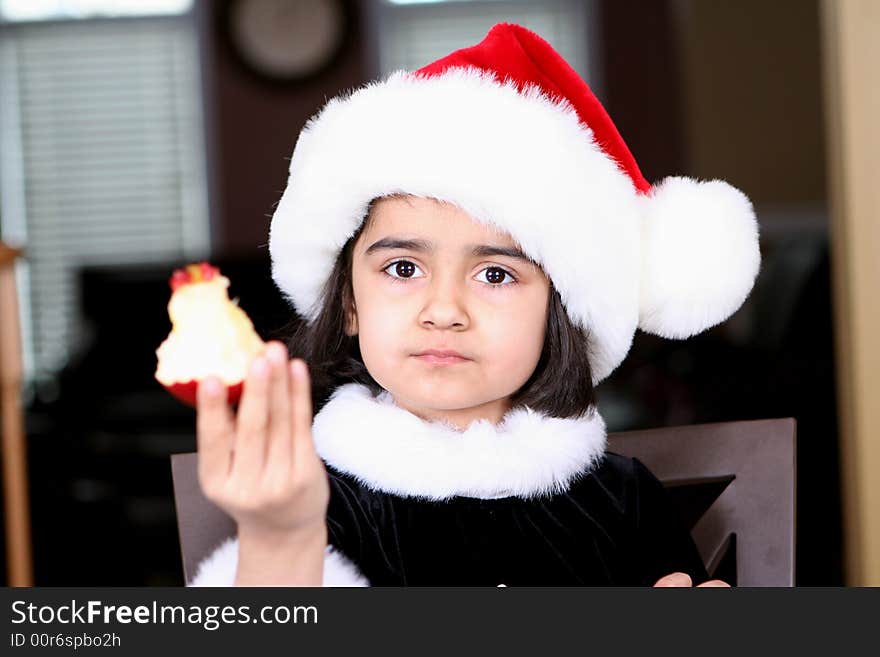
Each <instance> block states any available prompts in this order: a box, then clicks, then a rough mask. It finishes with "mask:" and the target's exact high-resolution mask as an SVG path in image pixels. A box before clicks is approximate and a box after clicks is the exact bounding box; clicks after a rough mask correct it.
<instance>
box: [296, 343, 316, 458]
mask: <svg viewBox="0 0 880 657" xmlns="http://www.w3.org/2000/svg"><path fill="white" fill-rule="evenodd" d="M290 372H291V375H292V377H293V409H292V420H291V422H292V426H293V433H294V436H293V460H294V464H295V463H296V462H297V460H298V459H299V458H300V457H308V456H311V455H313V454H314V451H315V446H314V444H313V442H312V383H311V377H310V376H309V368H308V366H307V365H306V363H305V361H304V360H302V359H301V358H294V359H293V360H292V361H290Z"/></svg>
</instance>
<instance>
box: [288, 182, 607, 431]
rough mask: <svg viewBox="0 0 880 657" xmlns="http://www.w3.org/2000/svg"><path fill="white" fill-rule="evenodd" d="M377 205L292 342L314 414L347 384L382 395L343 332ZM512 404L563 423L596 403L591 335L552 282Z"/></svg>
mask: <svg viewBox="0 0 880 657" xmlns="http://www.w3.org/2000/svg"><path fill="white" fill-rule="evenodd" d="M386 198H387V197H386ZM376 200H377V199H374V201H373V202H371V203H370V205H369V207H368V210H367V213H366V219H365V220H364V221H363V222H362V224H361V226H360V228H358V230H357V232H356V233H355V234H354V235H352V236H351V237H350V238H349V239H348V241H347V242H346V243H345V245H344V246H343V248H342V250H341V251H340V252H339V255H338V256H337V258H336V262H335V263H334V266H333V271H332V272H331V274H330V277H329V278H328V279H327V282H326V283H325V285H324V288H323V290H322V294H321V300H320V303H321V310H320V312H319V313H318V315H317V317H316V318H315V320H314V321H313V322H311V323H307V322H305V321H301V322H300V323H299V324H298V326H296V329H295V331H294V333H293V335H292V336H291V338H290V340H289V342H288V348H289V351H290V354H291V356H295V357H298V358H302V359H304V360H305V361H306V362H307V363H308V365H309V371H310V373H311V376H312V395H313V400H314V412H315V413H317V412H318V411H319V410H320V409H321V407H323V405H324V404H325V403H326V402H327V400H328V399H329V397H330V395H331V394H332V392H333V391H334V390H335V389H336V388H337V387H339V386H340V385H342V384H345V383H352V382H354V383H360V384H363V385H365V386H367V387H368V388H369V389H370V390H371V391H372V393H373V395H378V394H379V393H381V392H382V390H383V388H382V386H380V385H379V384H378V383H377V382H376V381H375V379H373V377H372V376H371V375H370V373H369V372H368V371H367V368H366V366H365V365H364V361H363V358H362V357H361V352H360V347H359V345H358V337H357V336H356V335H355V336H348V335H346V334H345V330H344V329H345V325H346V309H347V308H351V307H352V306H353V296H354V293H353V290H352V276H351V267H352V252H353V251H354V244H355V242H357V239H358V237H360V235H361V233H363V231H364V230H366V228H367V227H368V226H369V225H370V222H371V220H372V209H373V206H374V204H375V202H376ZM510 401H511V404H512V406H513V407H517V406H528V407H529V408H531V409H533V410H535V411H539V412H542V413H544V414H546V415H548V416H552V417H559V418H572V417H580V416H582V415H584V414H585V413H587V412H588V411H590V410H591V409H592V407H593V405H594V403H595V396H594V390H593V383H592V376H591V370H590V359H589V352H588V342H587V333H586V331H584V330H583V329H581V328H579V327H577V326H575V324H574V323H573V322H572V321H571V319H570V318H569V316H568V313H567V312H566V310H565V307H564V306H563V305H562V299H561V298H560V296H559V292H558V291H557V290H556V288H555V287H554V286H553V282H552V281H550V299H549V308H548V313H547V327H546V330H545V335H544V346H543V348H542V350H541V356H540V358H539V359H538V364H537V365H536V367H535V371H534V372H533V373H532V375H531V376H530V377H529V379H528V381H526V382H525V383H524V384H523V385H522V387H520V389H519V390H517V391H516V392H515V393H513V394H512V395H511V397H510Z"/></svg>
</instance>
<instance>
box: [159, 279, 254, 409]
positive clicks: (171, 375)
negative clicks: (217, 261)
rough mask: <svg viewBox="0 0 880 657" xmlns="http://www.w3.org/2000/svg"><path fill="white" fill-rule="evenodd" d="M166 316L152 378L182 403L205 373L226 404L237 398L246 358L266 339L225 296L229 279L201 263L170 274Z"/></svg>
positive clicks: (192, 400) (191, 397)
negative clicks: (220, 386)
mask: <svg viewBox="0 0 880 657" xmlns="http://www.w3.org/2000/svg"><path fill="white" fill-rule="evenodd" d="M169 283H170V285H171V300H170V301H169V302H168V315H169V317H170V318H171V333H169V334H168V337H167V338H166V339H165V340H164V341H163V342H162V344H161V345H159V348H158V349H157V350H156V357H157V359H158V363H157V366H156V375H155V376H156V380H157V381H159V383H161V384H162V385H163V386H165V388H167V389H168V391H169V392H171V394H173V395H174V396H175V397H177V398H178V399H180V400H181V401H183V402H186V403H187V404H190V405H192V406H195V405H196V391H197V390H198V385H199V382H200V381H201V380H203V379H204V378H205V377H207V376H216V377H218V378H219V379H220V380H221V381H222V382H223V383H224V384H225V385H226V388H227V399H228V401H229V403H230V404H234V403H236V402H237V401H238V400H239V398H240V397H241V389H242V385H243V383H244V380H245V378H246V376H247V370H248V367H249V366H250V363H251V361H252V360H253V359H254V358H255V357H256V356H258V355H260V354H261V353H262V352H263V351H264V349H265V347H266V343H265V342H263V340H262V339H261V338H260V336H259V335H257V333H256V331H254V325H253V323H252V322H251V320H250V318H249V317H248V316H247V314H246V313H245V312H244V311H243V310H242V309H241V308H239V307H238V303H237V300H235V301H232V300H230V299H229V294H228V290H227V288H228V287H229V279H228V278H226V277H225V276H223V275H221V274H220V270H219V269H218V268H217V267H214V266H212V265H210V264H208V263H207V262H200V263H195V264H191V265H187V266H186V267H184V268H182V269H177V270H175V271H174V273H173V274H172V276H171V278H170V280H169Z"/></svg>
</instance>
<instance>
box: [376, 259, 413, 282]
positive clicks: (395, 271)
mask: <svg viewBox="0 0 880 657" xmlns="http://www.w3.org/2000/svg"><path fill="white" fill-rule="evenodd" d="M384 271H385V272H386V273H387V274H388V275H389V276H392V277H394V278H413V277H414V274H415V273H416V271H420V270H419V268H418V267H416V265H415V263H412V262H410V261H409V260H398V261H397V262H392V263H391V264H390V265H388V266H387V267H386V268H385V269H384Z"/></svg>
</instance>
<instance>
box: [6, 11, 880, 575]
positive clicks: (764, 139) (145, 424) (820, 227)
mask: <svg viewBox="0 0 880 657" xmlns="http://www.w3.org/2000/svg"><path fill="white" fill-rule="evenodd" d="M869 4H870V3H869ZM878 4H880V3H876V4H875V5H874V6H875V7H876V6H877V5H878ZM832 14H833V11H832V12H829V11H828V10H827V8H826V10H825V11H824V12H823V8H822V7H821V6H820V2H819V1H818V0H777V1H775V2H764V1H763V0H740V1H739V2H736V3H732V2H709V1H705V0H530V1H517V0H476V1H465V0H459V1H446V2H444V1H434V2H418V1H404V0H394V1H391V0H388V1H386V0H237V1H228V2H227V1H216V2H207V1H205V2H202V1H199V0H126V1H116V2H114V1H111V0H0V239H2V240H3V241H4V242H5V243H7V244H9V245H12V246H18V247H21V248H23V250H24V254H23V256H22V257H21V258H19V259H18V260H17V261H16V263H15V266H14V272H15V281H16V286H17V293H18V303H19V319H20V326H21V355H22V363H23V371H22V377H21V382H20V383H21V386H22V387H21V403H22V408H23V417H24V436H25V442H26V456H27V460H26V463H27V466H26V467H27V486H28V491H29V496H30V498H29V502H30V518H29V520H30V525H31V531H32V545H33V577H34V584H36V585H40V586H47V585H49V586H67V585H126V586H128V585H134V586H139V585H180V584H182V583H183V575H182V569H181V564H180V552H179V548H178V542H177V527H176V524H175V523H176V518H175V511H174V503H173V493H172V487H171V472H170V465H169V455H170V454H172V453H178V452H189V451H193V450H194V449H195V413H194V411H193V410H192V409H190V408H188V407H186V406H184V405H183V404H181V403H179V402H177V401H176V400H175V399H174V398H172V397H171V396H170V395H169V394H168V393H167V392H166V391H165V390H164V389H162V388H161V387H160V386H159V385H158V383H157V382H156V381H155V379H154V378H153V373H154V371H155V367H156V359H155V349H156V348H157V347H158V345H159V344H160V343H161V341H162V340H163V339H164V338H165V337H166V336H167V334H168V331H169V330H170V323H169V320H168V315H167V310H166V304H167V302H168V299H169V295H170V289H169V287H168V277H169V276H170V274H171V271H172V270H173V269H174V268H176V267H179V266H181V265H184V264H186V263H188V262H192V261H195V260H199V259H209V260H210V261H211V262H213V263H214V264H216V265H218V266H219V267H220V268H221V271H222V272H223V273H224V274H225V275H227V276H228V277H229V278H230V279H231V281H232V287H231V290H230V292H231V296H233V297H238V298H239V299H240V304H241V306H242V307H243V308H244V309H245V310H246V311H247V312H248V314H249V315H250V317H251V318H252V319H253V320H254V324H255V326H256V328H257V330H258V332H259V333H260V334H261V336H262V337H263V338H264V339H272V338H275V337H279V336H282V335H283V333H282V331H283V330H284V327H285V326H286V325H287V324H288V322H289V321H290V320H291V318H292V312H291V311H290V309H288V308H287V307H286V305H285V303H284V302H283V300H282V299H281V297H280V294H279V293H278V291H277V290H276V288H275V286H274V284H273V283H272V280H271V276H270V263H269V254H268V249H267V241H268V228H269V222H270V218H271V214H272V212H273V209H274V206H275V203H276V202H277V201H278V199H279V197H280V196H281V193H282V191H283V189H284V186H285V182H286V177H287V165H288V160H289V156H290V153H291V152H292V150H293V146H294V144H295V142H296V138H297V135H298V133H299V131H300V129H301V128H302V127H303V125H304V124H305V122H306V121H307V120H308V118H309V117H310V116H311V115H312V114H313V113H315V112H316V111H317V110H318V109H319V108H320V107H321V106H322V104H323V103H324V102H325V101H326V100H327V99H328V98H329V97H331V96H333V95H335V94H337V93H339V92H341V91H343V90H346V89H351V88H353V87H356V86H359V85H361V84H363V83H364V82H366V81H368V80H370V79H373V78H375V77H377V76H381V75H383V74H386V73H388V72H390V71H392V70H395V69H398V68H407V69H412V68H417V67H420V66H422V65H423V64H425V63H427V62H429V61H432V60H434V59H436V58H437V57H439V56H442V55H444V54H446V53H448V52H450V51H452V50H454V49H456V48H459V47H462V46H466V45H471V44H474V43H476V42H478V41H479V40H480V39H482V37H483V36H484V34H485V32H486V31H487V30H488V29H489V27H490V26H491V25H492V24H494V23H496V22H499V21H512V22H517V23H520V24H523V25H525V26H527V27H529V28H532V29H534V30H535V31H537V32H538V33H539V34H541V35H542V36H544V37H545V38H546V39H547V40H548V41H550V43H551V44H553V45H554V46H555V47H556V48H557V49H558V50H559V51H560V52H561V53H562V54H563V56H565V57H566V59H568V61H569V62H570V63H571V64H572V65H573V66H574V67H575V68H576V69H577V70H578V72H579V73H581V74H582V76H583V77H584V78H585V79H586V80H587V81H588V82H589V83H590V85H591V86H592V87H593V89H594V91H595V92H596V94H597V96H598V97H599V98H600V100H601V101H602V102H603V103H604V105H605V107H606V108H607V109H608V111H609V113H610V114H611V116H612V117H613V118H614V121H615V123H616V124H617V126H618V128H619V130H620V132H621V133H622V135H623V137H624V139H625V140H626V141H627V143H628V145H629V147H630V149H631V150H632V152H633V153H634V155H635V157H636V159H637V160H638V162H639V165H640V167H641V169H642V172H643V173H644V174H645V177H646V178H647V179H648V180H649V181H652V182H653V181H658V180H660V179H661V178H662V177H664V176H666V175H677V174H684V175H690V176H695V177H700V178H721V179H724V180H727V181H728V182H730V183H731V184H733V185H735V186H736V187H738V188H740V189H742V190H744V191H745V193H746V194H747V195H749V196H750V197H751V199H752V200H753V202H754V204H755V207H756V210H757V215H758V217H759V220H760V226H761V249H762V256H763V264H762V269H761V273H760V276H759V279H758V281H757V284H756V287H755V289H754V292H753V293H752V295H751V296H750V298H749V299H748V301H747V302H746V304H745V305H744V306H743V307H742V308H741V309H740V310H739V311H738V312H737V313H736V314H735V315H734V316H733V317H732V318H731V319H730V320H729V321H727V322H726V323H724V324H722V325H721V326H718V327H716V328H714V329H712V330H709V331H707V332H705V333H704V334H701V335H700V336H697V337H694V338H692V339H690V340H687V341H683V342H677V341H666V340H662V339H660V338H655V337H652V336H648V335H646V334H642V333H638V334H637V335H636V340H635V343H634V345H633V349H632V351H631V353H630V355H629V356H628V357H627V359H626V360H625V361H624V364H623V365H622V366H621V367H620V368H619V369H618V370H616V372H615V373H614V374H613V375H612V376H611V377H610V378H609V380H607V381H605V382H603V383H602V384H601V385H600V386H599V388H598V390H597V394H598V399H599V407H600V411H601V412H602V413H603V415H604V417H605V419H606V421H607V423H608V426H609V430H611V431H621V430H627V429H637V428H650V427H656V426H672V425H680V424H693V423H703V422H720V421H732V420H747V419H760V418H775V417H794V418H796V420H797V423H798V424H797V426H798V455H797V459H798V460H797V467H798V474H797V477H798V499H797V505H798V516H797V547H798V549H797V561H796V563H797V583H798V584H799V585H839V584H843V583H844V582H848V583H857V582H858V581H860V580H859V577H860V576H862V577H863V573H864V570H862V571H860V570H858V563H863V562H864V559H865V555H864V554H863V552H864V550H863V549H862V548H863V546H864V545H866V543H864V541H862V539H861V538H859V536H858V534H857V532H856V533H854V534H846V536H847V538H852V540H854V541H862V542H861V543H859V544H858V545H857V546H856V547H854V548H853V550H855V551H854V552H853V554H855V555H856V556H854V557H851V559H853V560H854V561H852V563H853V564H856V565H853V566H852V567H851V568H850V570H849V573H850V576H849V577H848V578H847V575H846V572H847V570H846V563H847V560H846V558H845V556H844V555H845V544H846V541H845V540H844V535H845V533H844V531H843V526H844V523H843V509H844V507H845V504H844V492H843V491H844V488H843V487H842V485H841V484H842V479H843V477H842V475H841V468H842V464H843V461H844V459H843V458H842V456H841V454H843V453H846V452H845V451H844V449H843V448H844V446H845V445H846V444H847V443H845V441H844V440H843V439H842V438H841V429H840V427H841V425H842V419H841V418H840V417H839V414H838V402H837V400H838V399H839V395H840V394H841V390H840V383H839V381H840V378H841V376H842V374H841V370H840V367H841V365H840V364H839V363H836V358H835V354H836V353H850V351H849V348H845V349H843V350H842V351H841V347H840V346H839V345H838V347H835V339H838V340H840V341H841V343H842V342H843V338H842V337H841V336H840V335H836V332H839V331H840V330H841V328H840V327H846V326H849V324H848V323H847V322H848V320H847V319H846V317H841V316H839V314H840V313H841V312H845V307H844V305H843V302H841V303H839V304H838V303H837V302H836V300H835V298H834V296H835V295H834V293H833V289H848V288H845V287H841V288H835V287H834V285H833V284H832V281H833V279H834V277H833V275H832V274H833V267H832V264H833V263H834V262H835V257H837V256H835V255H834V254H833V253H832V251H833V249H832V243H833V240H832V235H833V233H834V231H833V225H834V222H833V221H832V220H831V217H832V216H833V213H832V210H831V208H832V207H834V206H833V203H832V198H833V194H832V191H833V190H832V188H833V185H832V178H833V177H832V175H831V172H830V171H831V169H830V164H829V158H833V157H834V155H833V153H834V152H835V151H834V143H835V142H834V141H833V134H829V129H828V127H827V126H828V124H829V117H828V116H826V113H827V112H828V107H829V105H828V104H827V103H828V101H827V96H828V93H829V92H828V88H827V87H828V84H829V82H823V80H828V79H830V78H828V77H827V76H828V75H829V73H828V68H827V67H828V66H829V63H828V62H829V61H831V60H832V59H833V58H831V57H830V55H829V53H828V48H830V47H837V46H835V45H834V44H833V43H831V42H829V40H828V34H829V33H830V31H831V30H832V27H829V26H828V25H827V24H828V23H833V21H834V20H836V19H835V18H834V16H833V15H832ZM829 16H830V18H829ZM875 18H876V12H875ZM874 25H875V26H876V22H875V23H874ZM833 61H836V60H833ZM845 65H846V62H844V63H843V64H841V66H845ZM823 71H824V73H823ZM832 73H833V71H832ZM823 76H824V77H823ZM873 98H875V99H876V95H875V96H874V97H873ZM875 109H878V108H875ZM875 135H876V133H875ZM829 153H830V154H831V155H829ZM874 173H876V170H874ZM841 194H842V196H841V198H843V199H844V201H841V203H842V204H845V199H846V198H847V197H846V196H845V193H844V192H841ZM871 284H872V285H874V286H875V287H876V284H877V281H876V280H873V281H872V282H871ZM858 289H864V288H858ZM835 308H837V313H838V316H836V315H835ZM841 308H843V309H844V310H841ZM860 326H864V324H861V325H860ZM847 344H848V343H847ZM876 354H877V352H876V351H874V352H872V353H871V354H868V356H869V357H870V358H876ZM857 355H858V354H856V356H857ZM873 362H876V360H875V361H873ZM847 380H850V379H847ZM875 383H876V380H875ZM876 393H877V387H874V388H873V389H870V390H864V389H861V388H859V391H858V395H859V397H858V398H859V399H866V398H867V397H866V396H865V395H871V394H875V395H876ZM854 424H857V423H855V422H854ZM844 426H846V425H844ZM861 428H862V429H864V426H862V427H861ZM854 431H855V430H854ZM858 435H859V436H863V434H858ZM853 440H864V438H858V437H857V438H854V439H853ZM856 444H857V445H858V444H862V443H856ZM871 494H873V495H874V497H873V498H870V495H871ZM868 495H869V497H868V498H867V499H877V496H876V489H875V492H874V493H868ZM860 499H861V500H862V502H864V499H866V498H864V497H863V498H860ZM878 512H880V509H878V508H877V507H874V513H875V514H876V513H878ZM860 517H861V516H860ZM860 546H862V547H860ZM859 549H862V552H858V550H859ZM858 559H861V560H862V561H858ZM4 563H5V560H4ZM859 573H862V575H860V574H859ZM7 576H8V574H7ZM6 581H8V579H7V580H6Z"/></svg>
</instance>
